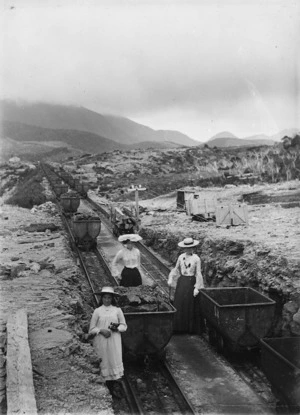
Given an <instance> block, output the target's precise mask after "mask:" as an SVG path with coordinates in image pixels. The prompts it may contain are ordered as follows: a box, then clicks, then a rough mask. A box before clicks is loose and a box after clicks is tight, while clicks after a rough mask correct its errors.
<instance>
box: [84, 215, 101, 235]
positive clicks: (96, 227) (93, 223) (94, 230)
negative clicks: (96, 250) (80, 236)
mask: <svg viewBox="0 0 300 415" xmlns="http://www.w3.org/2000/svg"><path fill="white" fill-rule="evenodd" d="M100 230H101V220H100V219H99V220H89V221H88V222H87V232H88V235H89V236H90V237H91V238H92V239H95V238H97V236H98V235H99V233H100Z"/></svg>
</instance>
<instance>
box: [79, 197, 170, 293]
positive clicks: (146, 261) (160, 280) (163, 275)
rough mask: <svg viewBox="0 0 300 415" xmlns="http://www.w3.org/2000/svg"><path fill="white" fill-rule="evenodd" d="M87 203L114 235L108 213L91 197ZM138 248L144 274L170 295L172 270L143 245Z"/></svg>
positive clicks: (139, 243) (138, 243)
mask: <svg viewBox="0 0 300 415" xmlns="http://www.w3.org/2000/svg"><path fill="white" fill-rule="evenodd" d="M85 203H87V204H88V205H90V207H91V209H92V210H93V211H97V213H98V214H99V216H100V218H101V221H102V222H103V223H104V224H105V226H106V227H107V229H108V230H109V231H110V232H111V234H112V235H113V232H112V225H111V222H110V220H109V214H108V212H107V211H106V210H105V209H104V208H103V207H101V206H100V205H98V204H97V203H96V202H95V201H93V200H92V199H90V198H89V197H87V198H86V200H85ZM137 247H138V248H139V250H140V252H141V264H142V269H143V271H144V273H145V274H146V275H147V276H149V277H150V278H151V279H152V280H153V281H154V282H155V283H156V284H157V285H158V286H159V287H160V288H161V289H162V290H163V291H164V292H165V293H168V284H167V280H168V275H169V272H170V269H169V268H168V267H167V266H166V265H165V264H164V263H163V262H162V261H161V260H160V259H159V258H157V256H156V255H155V254H153V253H152V252H151V251H150V250H149V249H148V248H147V247H146V246H145V245H144V244H143V243H141V242H137Z"/></svg>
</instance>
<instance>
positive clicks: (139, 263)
mask: <svg viewBox="0 0 300 415" xmlns="http://www.w3.org/2000/svg"><path fill="white" fill-rule="evenodd" d="M136 260H137V267H138V270H139V271H140V274H142V270H141V253H140V251H139V250H138V249H137V258H136Z"/></svg>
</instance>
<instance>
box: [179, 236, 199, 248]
mask: <svg viewBox="0 0 300 415" xmlns="http://www.w3.org/2000/svg"><path fill="white" fill-rule="evenodd" d="M197 245H199V241H197V240H196V239H193V238H184V240H183V241H181V242H179V244H178V246H180V248H192V247H193V246H197Z"/></svg>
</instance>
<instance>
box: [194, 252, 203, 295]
mask: <svg viewBox="0 0 300 415" xmlns="http://www.w3.org/2000/svg"><path fill="white" fill-rule="evenodd" d="M194 287H195V288H197V289H198V290H200V288H204V282H203V276H202V272H201V260H200V258H199V257H198V255H197V257H196V284H195V285H194Z"/></svg>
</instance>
